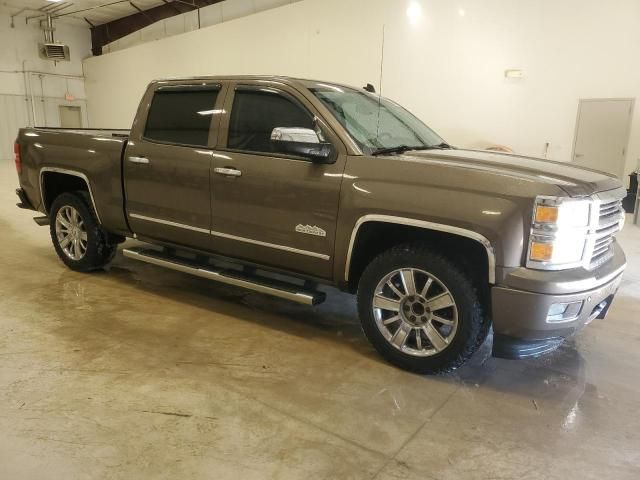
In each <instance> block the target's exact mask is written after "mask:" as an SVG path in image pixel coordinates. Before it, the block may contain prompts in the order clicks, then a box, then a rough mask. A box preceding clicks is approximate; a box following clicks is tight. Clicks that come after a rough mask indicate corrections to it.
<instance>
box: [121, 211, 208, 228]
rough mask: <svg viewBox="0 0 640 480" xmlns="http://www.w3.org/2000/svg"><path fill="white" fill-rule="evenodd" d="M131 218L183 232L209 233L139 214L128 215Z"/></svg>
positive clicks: (182, 224)
mask: <svg viewBox="0 0 640 480" xmlns="http://www.w3.org/2000/svg"><path fill="white" fill-rule="evenodd" d="M129 216H130V217H131V218H137V219H138V220H144V221H145V222H153V223H161V224H162V225H169V226H170V227H177V228H184V229H185V230H192V231H194V232H199V233H209V229H207V228H200V227H192V226H191V225H185V224H184V223H177V222H171V221H169V220H162V219H160V218H155V217H147V216H146V215H140V214H139V213H129Z"/></svg>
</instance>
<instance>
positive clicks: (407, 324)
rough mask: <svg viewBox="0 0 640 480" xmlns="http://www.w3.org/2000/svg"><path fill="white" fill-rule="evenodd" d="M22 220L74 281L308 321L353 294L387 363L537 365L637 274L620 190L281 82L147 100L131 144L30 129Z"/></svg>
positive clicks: (211, 87)
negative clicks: (134, 242) (175, 274)
mask: <svg viewBox="0 0 640 480" xmlns="http://www.w3.org/2000/svg"><path fill="white" fill-rule="evenodd" d="M15 153H16V167H17V170H18V176H19V180H20V188H19V189H18V190H17V194H18V196H19V198H20V203H19V204H18V205H19V206H20V207H22V208H28V209H32V210H38V211H40V212H42V213H43V214H45V215H46V216H44V217H37V218H36V219H35V220H36V222H37V223H38V224H40V225H50V231H51V238H52V240H53V245H54V247H55V249H56V252H57V253H58V255H59V256H60V258H61V259H62V261H63V262H64V263H65V264H66V265H67V266H68V267H70V268H72V269H74V270H78V271H83V272H87V271H91V270H95V269H100V268H103V267H104V266H106V265H107V264H108V263H109V262H110V261H111V260H112V259H113V257H114V255H115V253H116V250H117V245H118V244H119V243H122V242H123V241H124V240H125V239H126V238H127V237H131V238H137V239H138V240H140V241H142V242H145V243H146V244H148V245H147V246H146V247H132V248H124V249H123V254H124V255H125V256H126V257H130V258H132V259H136V260H141V261H144V262H148V263H152V264H155V265H158V266H163V267H167V268H171V269H174V270H178V271H181V272H185V273H190V274H193V275H198V276H200V277H204V278H208V279H212V280H216V281H219V282H223V283H228V284H233V285H239V286H242V287H246V288H249V289H253V290H256V291H258V292H262V293H264V294H269V295H275V296H278V297H281V298H285V299H289V300H293V301H296V302H301V303H305V304H309V305H315V304H317V303H319V302H321V301H322V300H323V299H324V296H325V293H324V292H323V291H320V290H319V289H318V285H319V284H328V285H333V286H335V287H337V288H339V289H341V290H343V291H347V292H352V293H357V301H358V311H359V316H360V320H361V323H362V328H363V330H364V333H365V334H366V336H367V337H368V339H369V340H370V341H371V343H372V344H373V346H374V347H375V348H376V349H377V350H378V351H379V352H380V353H381V354H382V355H383V356H384V357H385V358H386V359H387V360H389V361H390V362H392V363H394V364H396V365H398V366H400V367H402V368H405V369H409V370H412V371H416V372H422V373H429V372H443V371H449V370H452V369H454V368H456V367H458V366H460V365H461V364H462V363H463V362H464V361H465V360H467V359H468V358H469V357H470V356H471V355H472V354H473V352H474V351H475V350H476V349H477V348H478V347H479V345H480V344H482V343H483V341H484V340H485V338H486V336H487V334H488V332H489V330H490V328H493V332H494V336H493V342H494V343H493V353H494V355H496V356H500V357H511V358H517V357H523V356H533V355H540V354H542V353H544V352H547V351H550V350H552V349H553V348H555V347H557V346H558V345H559V344H560V343H561V342H562V341H563V339H564V338H566V337H567V336H569V335H572V334H573V333H575V332H576V331H577V330H579V329H580V328H581V327H583V326H584V325H585V324H587V323H589V322H590V321H591V320H593V319H594V318H604V316H605V314H606V312H607V310H608V308H609V306H610V305H611V302H612V300H613V297H614V294H615V293H616V290H617V288H618V285H619V284H620V279H621V276H622V272H623V270H624V268H625V256H624V253H623V252H622V250H621V249H620V247H619V246H618V244H617V243H616V241H615V238H614V235H615V234H616V232H618V231H619V230H620V229H621V228H622V225H623V223H624V213H623V210H622V208H621V200H622V198H623V196H624V195H625V190H624V189H623V188H622V185H621V183H620V181H619V180H617V179H616V178H613V177H611V176H608V175H606V174H604V173H600V172H596V171H592V170H585V169H582V168H576V167H574V166H572V165H570V164H565V163H558V162H551V161H546V160H540V159H534V158H529V157H523V156H517V155H510V154H503V153H489V152H481V151H474V150H463V149H458V148H454V147H451V146H450V145H448V144H447V143H446V142H444V141H443V140H442V138H440V137H439V136H438V135H436V134H435V133H434V132H433V131H432V130H431V129H429V128H428V127H427V126H426V125H424V124H423V123H422V122H421V121H420V120H419V119H418V118H416V117H415V116H413V115H412V114H411V113H409V112H408V111H407V110H405V109H404V108H402V107H401V106H400V105H398V104H396V103H394V102H392V101H389V100H387V99H384V98H381V97H379V96H377V95H375V94H374V93H371V92H369V91H365V90H362V89H355V88H351V87H347V86H343V85H338V84H333V83H328V82H319V81H311V80H301V79H293V78H285V77H248V76H245V77H202V78H185V79H179V80H163V81H155V82H153V83H151V84H150V85H149V87H148V89H147V91H146V93H145V94H144V97H143V98H142V101H141V102H140V106H139V108H138V112H137V115H136V118H135V121H134V122H133V126H132V128H131V131H130V132H129V131H119V130H62V129H49V128H25V129H21V130H20V133H19V136H18V139H17V141H16V145H15Z"/></svg>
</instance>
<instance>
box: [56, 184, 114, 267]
mask: <svg viewBox="0 0 640 480" xmlns="http://www.w3.org/2000/svg"><path fill="white" fill-rule="evenodd" d="M65 206H69V207H73V208H74V209H75V210H76V211H77V212H78V213H79V215H80V218H81V219H82V222H83V224H84V228H85V230H86V234H87V241H86V251H85V253H84V255H83V256H82V258H80V259H79V260H74V259H73V258H71V257H69V255H67V254H66V253H65V252H64V251H63V248H62V247H61V246H60V242H59V241H58V236H57V233H56V216H57V215H58V212H59V211H60V209H62V208H63V207H65ZM49 219H50V233H51V240H52V242H53V246H54V248H55V250H56V253H57V254H58V257H60V260H62V261H63V262H64V264H65V265H66V266H67V267H69V268H70V269H71V270H75V271H77V272H91V271H93V270H99V269H102V268H104V267H105V266H106V265H108V264H109V263H110V262H111V260H113V257H114V256H115V254H116V251H117V247H118V245H117V243H114V242H112V241H110V237H109V234H108V233H106V232H105V231H104V230H103V229H102V228H101V227H100V224H99V223H98V219H97V217H96V214H95V212H94V210H93V207H92V206H91V199H90V198H89V196H88V194H86V193H85V192H82V191H80V192H74V193H62V194H60V195H59V196H58V197H57V198H56V199H55V200H54V201H53V204H52V205H51V209H50V211H49Z"/></svg>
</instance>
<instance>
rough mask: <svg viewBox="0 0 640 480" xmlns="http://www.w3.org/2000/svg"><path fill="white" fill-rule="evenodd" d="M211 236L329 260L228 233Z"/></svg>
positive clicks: (317, 255) (325, 256)
mask: <svg viewBox="0 0 640 480" xmlns="http://www.w3.org/2000/svg"><path fill="white" fill-rule="evenodd" d="M211 235H213V236H214V237H221V238H228V239H229V240H237V241H239V242H246V243H252V244H253V245H259V246H261V247H269V248H275V249H277V250H283V251H285V252H291V253H299V254H300V255H306V256H308V257H315V258H320V259H322V260H329V258H331V257H330V256H329V255H325V254H324V253H317V252H310V251H308V250H300V249H299V248H293V247H287V246H286V245H277V244H275V243H268V242H261V241H260V240H253V239H251V238H245V237H237V236H235V235H229V234H228V233H222V232H214V231H213V230H212V231H211Z"/></svg>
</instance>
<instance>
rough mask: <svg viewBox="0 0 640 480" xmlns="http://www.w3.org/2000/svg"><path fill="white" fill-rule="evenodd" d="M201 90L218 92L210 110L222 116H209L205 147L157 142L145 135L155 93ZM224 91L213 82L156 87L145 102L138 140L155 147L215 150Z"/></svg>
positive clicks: (220, 84) (223, 86)
mask: <svg viewBox="0 0 640 480" xmlns="http://www.w3.org/2000/svg"><path fill="white" fill-rule="evenodd" d="M203 90H204V91H213V90H216V91H217V92H218V93H217V95H216V101H215V102H214V104H213V105H212V107H213V108H212V109H213V110H221V112H222V114H220V115H211V119H210V121H209V134H208V135H207V143H206V145H198V144H190V143H178V142H169V141H163V140H158V139H155V138H149V137H147V136H146V135H145V134H146V131H147V123H148V122H149V114H150V113H151V106H152V104H153V100H154V98H155V96H156V93H158V92H162V91H165V92H166V91H174V92H183V91H184V92H190V91H203ZM225 90H226V89H225V85H223V84H222V83H221V82H214V83H207V82H200V83H198V84H195V83H189V84H185V83H184V82H180V83H168V84H161V85H158V86H156V87H155V88H153V89H152V90H151V92H150V95H149V98H148V101H147V102H146V113H145V116H144V122H143V123H142V125H141V129H140V130H141V131H140V140H141V141H144V142H148V143H154V144H157V145H169V146H174V147H188V148H206V149H213V148H215V145H216V142H217V137H218V132H219V128H220V117H222V115H224V109H223V106H224V100H225V98H224V97H225V94H226V91H225Z"/></svg>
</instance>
